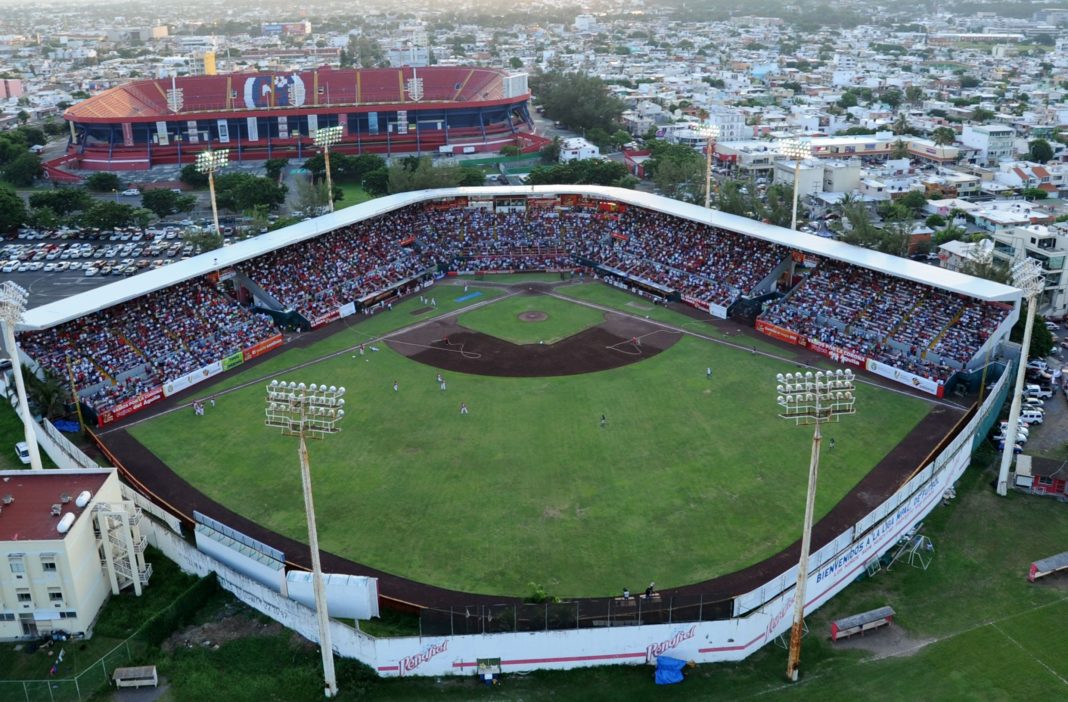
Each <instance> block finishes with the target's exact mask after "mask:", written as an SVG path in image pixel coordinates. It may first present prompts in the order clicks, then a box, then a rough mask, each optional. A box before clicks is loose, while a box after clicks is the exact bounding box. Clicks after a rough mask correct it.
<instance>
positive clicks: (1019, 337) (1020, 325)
mask: <svg viewBox="0 0 1068 702" xmlns="http://www.w3.org/2000/svg"><path fill="white" fill-rule="evenodd" d="M1006 277H1008V275H1007V274H1006ZM1000 282H1007V281H1000ZM1024 310H1025V311H1024V314H1021V315H1020V318H1019V319H1018V320H1016V324H1015V326H1013V328H1012V331H1011V332H1010V333H1009V341H1015V342H1016V343H1020V342H1021V341H1023V333H1024V323H1025V321H1026V319H1027V312H1026V310H1027V305H1026V303H1025V305H1024ZM1045 322H1046V320H1045V318H1044V317H1042V316H1041V315H1040V314H1038V313H1037V312H1036V313H1035V321H1034V323H1033V324H1032V325H1031V348H1030V349H1028V354H1027V359H1028V360H1032V359H1035V358H1045V357H1046V356H1048V355H1049V354H1050V352H1051V351H1053V334H1052V332H1050V330H1049V329H1046V324H1045Z"/></svg>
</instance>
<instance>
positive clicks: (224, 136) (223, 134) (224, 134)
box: [216, 119, 230, 144]
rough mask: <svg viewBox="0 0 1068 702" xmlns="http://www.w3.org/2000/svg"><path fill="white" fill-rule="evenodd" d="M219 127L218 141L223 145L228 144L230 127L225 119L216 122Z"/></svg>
mask: <svg viewBox="0 0 1068 702" xmlns="http://www.w3.org/2000/svg"><path fill="white" fill-rule="evenodd" d="M216 123H217V124H218V125H219V141H221V142H222V143H224V144H229V143H230V125H229V123H228V122H227V121H226V120H225V119H220V120H217V121H216Z"/></svg>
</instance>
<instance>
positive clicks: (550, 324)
mask: <svg viewBox="0 0 1068 702" xmlns="http://www.w3.org/2000/svg"><path fill="white" fill-rule="evenodd" d="M525 312H543V313H545V314H546V315H548V316H547V317H546V318H545V319H543V320H538V321H534V322H525V321H522V320H520V319H519V315H521V314H523V313H525ZM456 321H457V322H458V323H459V324H460V326H463V327H467V328H468V329H471V330H474V331H478V332H482V333H483V334H489V335H490V336H495V337H497V338H498V339H504V340H505V341H510V342H512V343H513V344H537V343H542V342H544V343H546V344H555V343H556V342H557V341H560V340H562V339H566V338H567V337H569V336H573V335H575V334H578V333H579V332H581V331H583V330H586V329H589V328H590V327H593V326H596V325H598V324H600V323H601V322H603V321H604V313H602V312H600V311H598V310H595V309H593V308H591V307H583V306H582V305H575V304H573V303H570V302H566V301H564V300H560V299H558V298H555V297H549V296H548V295H536V296H530V295H517V296H515V297H509V298H507V299H505V300H501V301H500V302H496V303H494V304H492V305H486V306H485V307H480V308H479V309H477V310H474V311H472V312H465V313H463V314H461V315H460V317H459V318H458V319H457V320H456Z"/></svg>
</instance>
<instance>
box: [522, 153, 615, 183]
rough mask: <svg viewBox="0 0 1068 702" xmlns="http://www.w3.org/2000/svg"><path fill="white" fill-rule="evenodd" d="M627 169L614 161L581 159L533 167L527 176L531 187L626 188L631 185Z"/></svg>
mask: <svg viewBox="0 0 1068 702" xmlns="http://www.w3.org/2000/svg"><path fill="white" fill-rule="evenodd" d="M629 175H630V174H629V173H628V172H627V167H626V166H624V165H623V164H622V163H618V162H616V161H602V160H600V159H593V158H591V159H583V160H581V161H567V162H566V163H560V164H556V165H552V166H535V167H534V169H533V170H532V171H531V172H530V175H529V176H527V183H529V184H531V185H567V184H582V185H612V186H615V187H626V186H627V185H628V184H630V183H633V181H632V180H630V179H629V177H628V176H629Z"/></svg>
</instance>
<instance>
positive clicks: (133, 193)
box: [122, 188, 141, 197]
mask: <svg viewBox="0 0 1068 702" xmlns="http://www.w3.org/2000/svg"><path fill="white" fill-rule="evenodd" d="M122 194H123V195H125V196H126V197H134V196H136V195H140V194H141V191H140V190H138V189H137V188H127V189H126V190H123V191H122Z"/></svg>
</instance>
